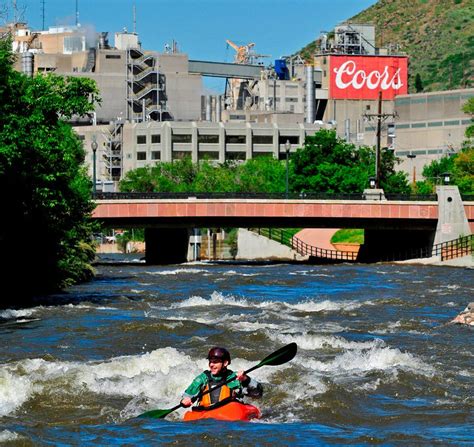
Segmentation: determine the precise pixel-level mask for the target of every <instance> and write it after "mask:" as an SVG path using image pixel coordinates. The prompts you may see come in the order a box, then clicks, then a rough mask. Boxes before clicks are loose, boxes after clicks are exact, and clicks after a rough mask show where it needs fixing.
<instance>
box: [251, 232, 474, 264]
mask: <svg viewBox="0 0 474 447" xmlns="http://www.w3.org/2000/svg"><path fill="white" fill-rule="evenodd" d="M249 230H250V231H253V232H255V233H258V234H260V235H262V236H265V237H267V238H269V239H271V240H274V241H276V242H279V243H280V244H284V245H287V246H288V247H290V248H293V250H295V251H297V252H298V253H299V254H301V255H303V256H305V255H308V256H312V257H316V258H324V259H328V260H340V261H357V260H358V252H352V251H340V250H331V249H324V248H319V247H315V246H313V245H309V244H307V243H306V242H303V241H302V240H301V239H299V238H297V237H296V236H294V235H293V233H291V232H290V231H286V230H284V229H281V228H253V229H249ZM473 253H474V235H473V234H471V235H469V236H463V237H460V238H458V239H454V240H452V241H447V242H441V243H439V244H436V245H433V246H432V247H419V248H414V249H412V250H403V251H400V252H393V253H390V254H389V255H387V256H383V257H382V258H381V259H378V260H379V261H385V262H392V261H405V260H409V259H420V258H430V257H432V256H440V258H441V260H442V261H446V260H449V259H455V258H459V257H463V256H467V255H469V254H473Z"/></svg>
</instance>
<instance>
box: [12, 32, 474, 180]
mask: <svg viewBox="0 0 474 447" xmlns="http://www.w3.org/2000/svg"><path fill="white" fill-rule="evenodd" d="M10 32H11V33H12V34H13V36H14V42H13V50H14V51H15V52H16V53H18V55H19V57H18V61H17V68H18V70H22V71H23V72H25V73H27V74H29V75H32V74H34V73H44V72H55V73H58V74H62V75H72V76H86V77H89V78H91V79H94V80H95V81H96V82H97V85H98V88H99V90H100V93H101V97H102V104H101V105H99V106H98V107H97V110H96V112H95V113H94V114H93V115H91V116H89V117H85V118H81V119H79V118H78V119H77V120H76V121H75V122H74V123H73V124H74V125H75V128H76V131H77V133H78V134H79V135H80V137H81V138H82V139H83V140H84V147H85V149H86V151H87V152H88V154H87V160H88V161H92V159H93V157H96V161H97V179H98V180H99V182H115V183H116V182H117V181H118V180H120V179H121V178H122V177H123V175H124V173H126V172H127V171H128V170H131V169H134V168H137V167H141V166H145V165H147V164H152V163H156V162H159V161H172V160H175V159H179V158H182V157H186V156H189V157H190V158H191V159H192V160H193V161H195V162H197V161H199V160H204V159H206V160H214V161H216V162H224V161H225V160H246V159H250V158H253V157H257V156H273V157H275V158H283V157H285V156H286V150H287V148H290V150H291V151H294V150H296V148H298V147H300V146H301V145H302V144H303V143H304V139H305V137H306V136H307V135H311V134H314V132H316V131H317V130H318V129H319V128H321V127H323V128H331V129H335V130H336V131H337V133H338V135H339V136H340V137H343V138H345V139H346V140H347V141H350V142H353V143H355V144H358V145H360V144H367V145H375V141H376V127H377V126H376V120H377V119H378V118H380V119H381V121H382V126H381V127H382V136H381V146H382V147H387V148H389V149H390V150H394V151H395V154H396V155H397V156H399V157H400V158H401V160H402V164H401V165H400V167H401V169H403V170H405V171H406V172H408V173H410V175H412V174H413V172H414V171H416V172H418V173H421V169H422V166H423V165H424V164H426V163H429V162H430V161H431V160H432V159H435V158H437V157H440V156H443V155H449V154H450V153H452V152H456V151H458V150H459V149H460V147H461V145H462V141H463V139H464V131H465V128H466V127H467V125H468V124H469V123H470V119H469V117H468V116H466V115H465V114H464V113H463V112H462V111H461V107H462V105H463V103H465V101H466V100H467V99H469V98H470V97H471V96H473V95H474V89H466V90H458V91H453V92H436V93H426V94H423V93H422V94H416V95H409V94H407V92H408V85H407V82H408V57H407V56H406V55H401V54H398V53H394V52H393V51H391V50H387V49H378V48H376V47H375V29H374V27H373V26H372V25H354V24H348V23H346V24H341V25H339V26H338V27H336V28H335V30H334V33H333V37H331V38H329V37H328V36H329V35H328V34H324V35H323V36H321V39H320V43H321V46H320V48H319V49H318V51H317V52H316V54H315V55H314V61H313V64H312V65H308V64H306V63H305V62H304V61H303V60H302V59H301V57H299V56H298V55H296V56H291V57H284V58H281V59H277V60H275V64H274V66H273V67H264V66H262V65H260V64H258V63H256V61H257V59H258V55H256V54H255V53H254V52H253V46H254V44H248V45H244V46H240V47H239V46H236V45H235V44H233V43H232V42H230V41H228V43H230V44H232V45H231V46H233V47H234V49H235V50H236V58H235V63H233V64H229V63H219V62H208V61H193V60H189V59H188V56H187V55H186V54H184V53H181V52H179V50H178V48H177V45H176V43H175V42H173V43H172V44H171V45H167V46H166V48H165V50H164V51H163V52H157V51H149V50H144V49H142V48H141V45H140V43H139V38H138V35H137V34H136V33H134V32H133V33H130V32H127V31H126V30H124V31H122V32H118V33H115V35H114V44H113V45H111V44H110V43H109V40H108V34H107V33H96V32H91V30H89V29H85V28H81V27H80V26H71V27H61V28H50V29H48V30H47V31H38V32H34V31H32V30H30V29H28V27H27V25H26V24H22V23H16V24H14V25H11V26H10ZM204 76H214V77H221V78H225V79H226V80H227V88H226V92H225V93H224V92H223V94H216V95H213V96H209V95H206V96H203V88H202V80H203V77H204ZM379 92H382V93H381V99H382V101H381V113H380V112H379ZM287 142H288V144H287ZM93 148H94V150H93ZM90 166H91V168H90V169H91V170H92V163H90ZM91 174H92V172H91ZM413 175H415V174H413ZM418 175H419V174H418Z"/></svg>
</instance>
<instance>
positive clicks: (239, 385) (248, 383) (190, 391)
mask: <svg viewBox="0 0 474 447" xmlns="http://www.w3.org/2000/svg"><path fill="white" fill-rule="evenodd" d="M207 359H208V360H209V370H206V371H203V372H202V373H201V374H199V375H198V376H197V377H196V378H195V379H194V380H193V382H192V383H191V385H189V386H188V388H186V391H185V392H184V393H183V398H182V400H181V403H182V405H183V406H184V407H190V406H191V405H192V404H193V397H196V396H197V395H198V394H199V393H200V392H202V391H207V390H208V389H209V388H212V387H213V386H215V385H217V384H218V383H222V382H224V381H226V380H228V379H231V378H233V379H234V380H232V381H231V382H229V383H227V384H225V385H222V386H221V387H220V388H217V389H216V390H214V391H212V392H211V393H208V394H205V395H204V396H202V397H201V398H200V399H198V400H197V405H198V406H199V407H201V408H207V407H209V409H210V408H213V407H215V406H216V405H217V404H219V405H223V404H224V403H226V402H230V401H232V400H237V399H239V398H241V397H243V395H244V394H245V395H247V396H250V397H255V398H259V397H261V396H262V394H263V387H262V385H261V384H260V383H259V382H257V381H256V380H255V379H251V378H250V377H249V376H247V375H246V374H245V372H244V371H238V372H237V373H235V372H234V371H232V370H230V369H227V366H229V365H230V362H231V359H230V353H229V351H228V350H227V349H225V348H221V347H218V346H216V347H214V348H211V349H210V350H209V353H208V354H207ZM244 391H245V393H244Z"/></svg>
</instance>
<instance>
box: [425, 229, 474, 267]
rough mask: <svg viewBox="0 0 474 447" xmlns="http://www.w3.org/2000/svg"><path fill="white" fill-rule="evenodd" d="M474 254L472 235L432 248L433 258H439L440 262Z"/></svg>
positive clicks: (473, 237) (473, 236)
mask: <svg viewBox="0 0 474 447" xmlns="http://www.w3.org/2000/svg"><path fill="white" fill-rule="evenodd" d="M473 252H474V235H472V234H470V235H469V236H463V237H460V238H459V239H455V240H453V241H447V242H442V243H440V244H436V245H434V246H433V250H432V254H433V256H441V260H442V261H446V260H449V259H455V258H460V257H463V256H467V255H469V254H472V253H473Z"/></svg>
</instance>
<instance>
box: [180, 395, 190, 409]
mask: <svg viewBox="0 0 474 447" xmlns="http://www.w3.org/2000/svg"><path fill="white" fill-rule="evenodd" d="M192 404H193V401H192V399H191V398H190V397H184V398H183V399H182V400H181V405H182V406H183V407H190V406H191V405H192Z"/></svg>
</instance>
